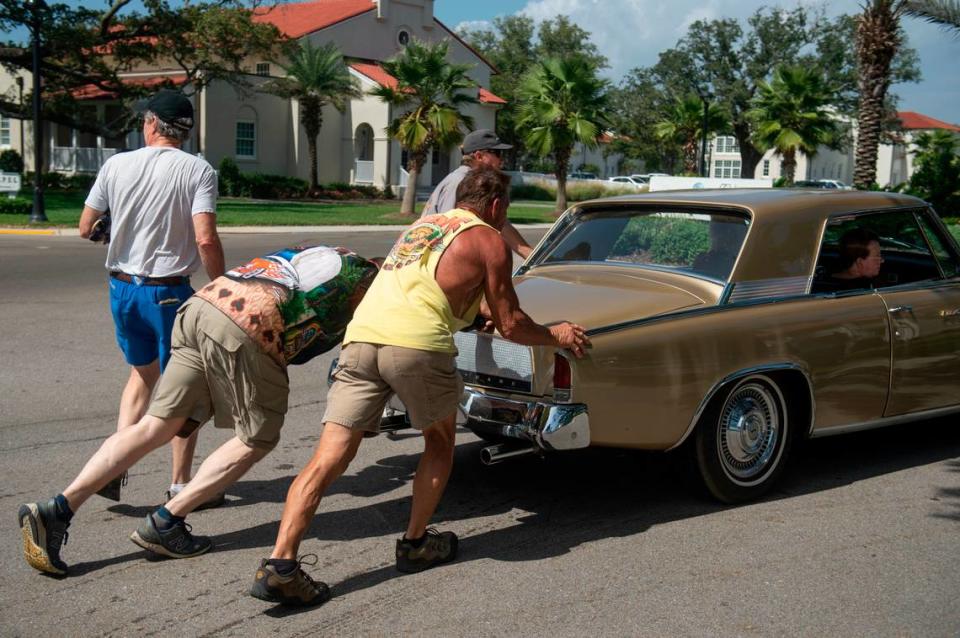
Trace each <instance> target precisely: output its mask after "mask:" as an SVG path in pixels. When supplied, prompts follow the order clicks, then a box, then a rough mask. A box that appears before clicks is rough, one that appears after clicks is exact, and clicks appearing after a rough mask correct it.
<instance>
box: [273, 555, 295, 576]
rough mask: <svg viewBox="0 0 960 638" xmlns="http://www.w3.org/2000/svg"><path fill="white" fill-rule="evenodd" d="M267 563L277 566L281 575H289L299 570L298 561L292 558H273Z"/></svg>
mask: <svg viewBox="0 0 960 638" xmlns="http://www.w3.org/2000/svg"><path fill="white" fill-rule="evenodd" d="M267 565H273V566H274V567H276V568H277V573H278V574H280V575H281V576H289V575H290V574H292V573H293V572H295V571H297V561H295V560H293V559H291V558H271V559H268V560H267Z"/></svg>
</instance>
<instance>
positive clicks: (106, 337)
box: [0, 231, 960, 637]
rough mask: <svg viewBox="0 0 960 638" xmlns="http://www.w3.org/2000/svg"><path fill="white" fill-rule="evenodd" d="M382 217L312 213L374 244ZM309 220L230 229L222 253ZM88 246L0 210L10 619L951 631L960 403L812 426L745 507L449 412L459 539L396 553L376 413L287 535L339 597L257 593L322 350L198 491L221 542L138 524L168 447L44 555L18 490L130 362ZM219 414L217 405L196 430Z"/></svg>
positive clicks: (313, 429)
mask: <svg viewBox="0 0 960 638" xmlns="http://www.w3.org/2000/svg"><path fill="white" fill-rule="evenodd" d="M541 232H542V231H541ZM393 234H394V233H392V232H391V233H384V232H365V233H357V234H333V233H317V234H315V235H314V237H315V238H319V239H320V240H321V241H324V242H326V243H330V244H342V245H346V246H350V247H352V248H354V249H356V250H358V251H359V252H361V253H362V254H368V255H374V254H383V253H384V252H385V251H386V249H387V247H388V246H389V245H390V243H391V241H392V239H393ZM302 238H304V235H303V234H302V233H301V234H298V235H296V236H288V235H287V236H285V235H226V236H225V245H226V250H227V256H228V262H229V263H238V262H240V261H242V260H244V259H245V258H248V257H252V256H255V255H258V254H261V253H263V252H266V251H267V250H269V249H272V248H278V247H281V246H284V245H287V244H290V243H295V242H296V241H297V240H299V239H302ZM102 258H103V249H102V247H100V246H94V245H92V244H90V243H88V242H84V241H83V240H81V239H79V238H76V237H9V236H0V271H2V273H3V274H2V276H0V335H2V337H0V363H2V365H0V468H2V474H0V511H2V512H5V513H6V514H4V515H3V516H0V538H2V539H3V540H2V542H0V564H2V565H3V570H4V574H3V578H2V579H0V635H2V636H28V635H29V636H35V635H63V636H88V635H111V636H132V635H145V636H150V635H160V634H166V635H170V634H167V632H169V631H173V632H175V634H174V635H187V636H261V635H276V636H301V635H315V634H319V633H324V634H335V635H364V636H366V635H372V636H379V635H391V636H396V635H429V636H467V635H469V636H504V635H524V636H528V635H529V636H533V635H550V636H554V637H556V636H578V637H579V636H584V635H617V636H620V635H630V636H673V635H678V636H707V635H710V636H714V635H715V636H770V635H791V636H793V635H800V636H825V635H826V636H863V635H870V636H956V635H958V634H960V605H958V604H957V598H958V594H960V551H958V549H957V548H958V541H960V424H958V423H957V420H956V419H949V420H946V419H944V420H938V421H930V422H926V423H922V424H914V425H909V426H903V427H895V428H890V429H887V430H882V431H876V432H867V433H860V434H855V435H849V436H846V437H838V438H834V439H824V440H818V441H813V442H809V443H807V444H805V445H803V446H801V447H800V448H799V449H798V450H796V452H795V454H794V455H793V458H792V459H791V465H790V467H789V469H788V472H787V474H786V476H785V480H784V481H783V482H782V484H781V485H780V487H779V489H778V490H777V491H776V492H775V493H773V494H772V495H771V496H770V497H769V498H767V499H765V500H764V501H762V502H759V503H755V504H751V505H746V506H742V507H737V508H725V507H721V506H719V505H717V504H716V503H714V502H712V501H710V500H709V499H706V498H704V497H702V496H700V495H699V494H698V493H697V492H696V491H695V490H694V489H692V487H691V486H690V485H689V481H688V480H687V477H688V476H689V474H688V471H687V470H686V468H685V466H684V464H683V462H682V459H681V458H679V457H678V456H675V455H661V454H650V453H633V452H620V451H604V450H588V451H584V452H576V453H568V454H566V455H561V456H553V457H550V458H547V459H545V460H541V459H537V458H531V457H528V458H525V459H520V460H517V461H514V462H509V463H504V464H501V465H497V466H494V467H484V466H482V465H481V464H480V461H479V452H480V449H481V448H482V446H483V444H482V443H481V442H479V441H478V440H477V439H476V438H475V437H474V436H473V435H472V434H470V433H468V432H463V433H461V434H460V435H459V440H458V443H459V444H458V448H457V452H456V465H455V468H454V473H453V476H452V478H451V480H450V484H449V487H448V489H447V493H446V495H445V498H444V500H443V502H442V504H441V506H440V509H439V511H438V513H437V516H436V524H437V525H438V526H440V527H441V528H443V529H450V530H453V531H455V532H456V533H457V534H459V535H460V537H461V550H462V551H461V557H460V558H459V559H458V560H457V561H456V562H455V563H452V564H450V565H447V566H444V567H441V568H438V569H435V570H431V571H428V572H424V573H421V574H417V575H410V576H401V575H400V574H399V573H398V572H396V571H395V570H394V567H393V560H394V558H393V546H394V542H395V540H396V538H398V537H399V535H400V534H401V533H402V531H403V529H404V527H405V522H406V515H407V511H408V508H409V503H410V487H411V479H412V475H413V472H414V469H415V466H416V462H417V459H418V453H419V451H420V449H421V444H420V441H419V440H418V437H417V436H415V435H413V434H409V433H399V434H397V435H391V436H387V435H382V436H379V437H376V438H373V439H368V440H367V441H365V443H364V444H363V445H362V446H361V449H360V452H359V454H358V456H357V458H356V460H355V461H354V463H353V465H352V466H351V467H350V469H349V470H348V471H347V473H346V474H345V475H344V476H343V477H342V478H341V479H340V480H339V481H338V482H337V483H335V485H334V486H333V489H332V491H331V492H330V494H329V495H328V497H327V498H325V499H324V501H323V503H322V504H321V507H320V511H319V512H318V514H317V516H316V518H315V519H314V522H313V525H312V527H311V529H310V531H309V533H308V535H307V538H306V540H305V541H304V544H303V546H302V551H304V552H309V553H315V554H317V556H318V562H317V565H316V566H315V567H308V568H307V569H308V571H309V572H310V573H311V574H313V575H314V576H315V577H316V578H319V579H323V580H326V581H327V582H329V583H330V584H331V586H332V588H333V593H334V596H335V597H334V599H333V600H332V601H331V602H329V603H327V604H326V605H324V606H323V607H320V608H318V609H312V610H309V611H302V612H290V611H287V610H284V609H280V608H277V607H274V606H271V605H269V604H267V603H263V602H261V601H258V600H255V599H253V598H250V597H249V596H248V595H247V593H246V590H247V588H248V587H249V584H250V582H251V580H252V578H253V573H254V571H255V569H256V566H257V564H258V562H259V560H260V559H261V558H265V557H266V556H267V555H268V554H269V551H270V548H271V547H272V544H273V540H274V537H275V534H276V530H277V520H278V519H279V517H280V513H281V510H282V506H283V500H284V496H285V492H286V489H287V487H288V485H289V483H290V481H291V479H292V477H293V476H295V474H296V473H297V471H298V470H299V468H300V467H301V466H302V465H303V464H304V463H305V462H306V460H307V459H308V458H309V456H310V454H311V452H312V449H313V447H314V445H315V442H316V441H317V438H318V435H319V432H320V427H321V424H320V423H319V422H318V420H319V418H320V415H321V413H322V410H323V405H324V401H325V396H326V386H325V382H324V378H325V374H326V370H327V367H328V366H329V362H330V359H331V357H332V354H331V355H328V356H324V357H321V358H319V359H318V360H314V361H312V362H310V363H309V364H307V365H305V366H300V367H297V368H292V369H291V380H292V392H291V401H290V404H291V408H292V409H291V411H290V414H289V415H288V419H287V425H286V426H285V428H284V432H283V439H282V441H281V443H280V445H279V447H278V448H277V450H276V451H275V452H274V453H273V454H271V455H270V456H268V457H267V458H266V459H264V460H263V461H262V462H261V463H260V464H259V465H258V466H256V467H255V468H254V469H253V470H252V471H251V472H250V473H249V474H248V475H247V476H246V477H244V478H243V479H242V480H241V481H240V482H239V483H237V484H236V485H235V486H234V487H233V488H232V489H230V490H229V491H228V497H227V498H228V504H227V506H226V507H224V508H222V509H218V510H211V511H206V512H198V513H196V514H194V515H192V516H191V517H190V519H189V520H190V522H191V524H192V525H193V527H194V531H195V533H198V534H204V535H212V536H213V537H214V542H215V549H214V551H213V552H211V553H209V554H207V555H204V556H201V557H198V558H194V559H188V560H180V561H174V560H153V559H151V558H149V556H148V554H147V553H145V552H143V551H141V550H140V549H139V548H138V547H136V546H135V545H133V544H132V543H131V542H130V541H129V540H128V538H127V537H128V536H129V534H130V532H131V531H133V530H134V529H135V528H136V526H137V524H138V523H139V520H140V518H141V517H143V516H144V515H145V514H146V513H147V512H149V511H151V509H152V507H153V506H154V505H155V504H157V503H158V501H159V500H160V497H161V495H162V493H163V490H164V489H166V487H167V484H168V481H169V452H167V450H165V449H163V450H158V451H156V452H154V453H153V454H151V455H150V456H148V457H147V458H145V459H144V460H143V461H142V462H141V463H140V464H138V465H137V466H135V467H134V468H133V469H132V470H131V475H130V484H129V485H128V487H127V488H125V491H124V494H123V503H121V504H119V505H118V504H114V503H111V502H109V501H105V500H103V499H100V498H99V497H93V498H92V499H91V500H90V501H89V502H88V503H87V504H86V506H85V507H84V508H83V509H82V510H81V511H80V513H79V514H78V515H77V517H76V518H75V519H74V524H73V525H72V526H71V529H70V534H71V535H70V539H69V543H68V544H67V545H66V546H65V548H64V551H63V557H64V559H65V560H66V561H67V562H68V563H69V564H70V565H71V569H72V574H73V575H71V576H70V577H69V578H67V579H65V580H55V579H52V578H48V577H45V576H43V575H40V574H38V573H36V572H34V571H33V570H32V569H31V568H29V567H28V566H27V565H26V563H25V562H24V561H23V559H22V554H21V541H20V535H19V530H18V529H17V526H16V515H15V513H16V509H17V505H18V504H19V503H21V502H25V501H31V500H38V499H41V498H49V497H50V496H51V495H53V494H54V493H56V492H57V491H59V490H61V489H63V488H64V487H65V486H66V485H67V483H68V482H69V481H70V480H71V479H72V478H73V477H74V476H75V475H76V473H77V472H78V471H79V470H80V468H81V466H82V464H83V463H84V462H85V460H86V459H87V458H88V457H89V456H90V454H92V453H93V452H94V450H95V449H96V448H97V447H98V445H99V444H100V442H101V441H102V440H103V438H104V437H105V436H107V435H108V434H109V433H110V432H111V430H112V429H113V427H114V423H115V419H116V409H117V401H118V398H119V394H120V390H121V388H122V386H123V383H124V381H125V376H126V369H125V367H124V365H123V361H122V358H121V355H120V353H119V351H118V350H117V348H116V345H115V343H114V340H113V326H112V323H111V321H110V317H109V311H108V307H107V289H106V285H105V279H104V272H103V268H102ZM200 283H202V279H197V280H195V285H198V284H200ZM637 418H642V415H637ZM228 436H229V434H228V433H227V432H223V431H216V430H215V429H213V428H212V427H210V426H207V427H206V428H205V430H204V431H203V434H202V436H201V441H200V446H199V450H198V456H199V457H203V456H204V455H205V454H207V453H209V451H210V450H212V449H214V447H216V446H217V445H219V444H220V443H221V442H222V441H224V440H225V439H226V438H227V437H228ZM199 460H200V459H199V458H198V463H199Z"/></svg>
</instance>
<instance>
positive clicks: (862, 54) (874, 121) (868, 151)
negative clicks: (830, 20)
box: [853, 0, 906, 188]
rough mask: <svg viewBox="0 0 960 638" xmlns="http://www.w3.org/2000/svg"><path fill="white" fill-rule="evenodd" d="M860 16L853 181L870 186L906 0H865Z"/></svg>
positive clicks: (875, 172) (873, 178)
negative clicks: (857, 103)
mask: <svg viewBox="0 0 960 638" xmlns="http://www.w3.org/2000/svg"><path fill="white" fill-rule="evenodd" d="M861 8H862V9H863V12H862V13H861V14H860V15H859V16H857V18H856V21H857V31H856V45H857V76H858V79H857V85H858V86H857V88H858V89H859V93H860V104H859V109H858V114H857V152H856V158H855V164H854V169H853V184H854V186H856V187H857V188H869V187H870V185H871V184H873V182H874V181H876V177H877V148H878V147H879V144H880V134H881V131H882V129H883V121H884V118H885V110H886V98H887V90H888V89H889V88H890V82H891V71H890V66H891V63H892V62H893V58H894V56H895V55H896V54H897V51H899V50H900V47H901V45H902V44H903V32H902V31H901V29H900V18H901V17H902V16H903V14H904V11H905V9H906V2H905V0H865V2H864V4H862V5H861Z"/></svg>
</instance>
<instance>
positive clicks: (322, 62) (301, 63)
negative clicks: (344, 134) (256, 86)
mask: <svg viewBox="0 0 960 638" xmlns="http://www.w3.org/2000/svg"><path fill="white" fill-rule="evenodd" d="M283 70H284V71H286V73H287V77H284V78H278V79H276V80H272V81H270V82H268V83H267V84H265V85H264V86H263V87H262V89H261V90H263V91H266V92H268V93H272V94H274V95H277V96H280V97H284V98H288V99H289V98H293V99H296V100H297V101H298V102H299V103H300V123H301V124H302V125H303V128H304V130H306V132H307V148H308V151H309V153H310V190H311V191H314V190H316V189H317V188H319V183H318V182H317V136H318V135H320V128H321V127H322V126H323V107H324V106H326V105H327V104H330V105H332V106H333V107H334V108H336V109H337V110H338V111H340V112H341V113H342V112H343V111H344V109H345V108H346V105H347V101H348V100H349V99H351V98H355V97H360V96H361V95H363V93H362V92H361V91H360V88H359V86H358V83H357V81H356V80H355V79H354V78H353V77H352V76H351V75H350V71H349V70H348V69H347V65H346V63H345V62H344V60H343V55H342V54H341V53H340V51H339V49H337V46H336V45H335V44H334V43H332V42H330V43H327V44H325V45H323V46H322V47H319V48H317V47H314V46H313V45H312V44H311V43H310V41H309V40H305V41H303V42H302V43H300V44H299V46H297V47H296V48H295V49H294V50H293V52H292V53H291V54H290V61H289V63H288V64H286V65H283Z"/></svg>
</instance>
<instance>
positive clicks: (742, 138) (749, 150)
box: [733, 123, 763, 179]
mask: <svg viewBox="0 0 960 638" xmlns="http://www.w3.org/2000/svg"><path fill="white" fill-rule="evenodd" d="M733 134H734V136H736V138H737V145H738V146H739V147H740V177H745V178H747V179H753V178H754V176H755V175H756V174H757V165H758V164H760V160H762V159H763V152H761V151H760V150H758V149H757V147H755V146H754V145H753V144H751V143H750V127H749V126H748V125H747V124H746V123H735V124H734V125H733Z"/></svg>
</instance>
